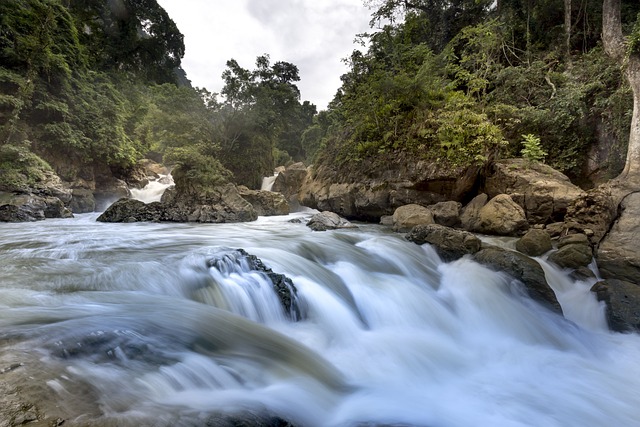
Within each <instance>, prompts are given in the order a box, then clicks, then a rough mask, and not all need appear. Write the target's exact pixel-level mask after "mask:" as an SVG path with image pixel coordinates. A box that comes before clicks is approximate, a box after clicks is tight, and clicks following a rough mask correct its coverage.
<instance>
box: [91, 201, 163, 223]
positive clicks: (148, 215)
mask: <svg viewBox="0 0 640 427" xmlns="http://www.w3.org/2000/svg"><path fill="white" fill-rule="evenodd" d="M163 219H165V211H164V207H163V206H162V205H161V204H160V203H159V202H153V203H149V204H146V203H144V202H141V201H140V200H134V199H126V198H123V199H120V200H118V201H117V202H115V203H114V204H112V205H111V206H109V208H108V209H107V210H106V211H104V212H103V213H102V214H101V215H100V216H99V217H98V219H97V221H100V222H138V221H150V222H151V221H162V220H163Z"/></svg>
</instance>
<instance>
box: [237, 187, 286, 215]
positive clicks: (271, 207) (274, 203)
mask: <svg viewBox="0 0 640 427" xmlns="http://www.w3.org/2000/svg"><path fill="white" fill-rule="evenodd" d="M238 192H239V193H240V196H242V198H243V199H245V200H246V201H247V202H249V203H251V205H252V206H253V208H254V209H255V210H256V213H257V214H258V215H259V216H275V215H288V214H289V203H288V202H287V199H285V197H284V196H283V195H282V194H280V193H276V192H273V191H263V190H250V189H248V188H247V187H244V186H239V187H238Z"/></svg>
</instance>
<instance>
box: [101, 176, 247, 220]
mask: <svg viewBox="0 0 640 427" xmlns="http://www.w3.org/2000/svg"><path fill="white" fill-rule="evenodd" d="M257 218H258V215H257V214H256V211H255V209H254V208H253V206H251V204H250V203H249V202H247V201H246V200H245V199H243V198H242V197H240V194H239V193H238V190H237V188H236V186H235V185H233V184H226V185H221V186H218V187H215V188H211V189H208V190H207V191H206V192H203V193H201V194H191V193H182V194H180V193H177V192H176V190H175V188H168V189H167V190H166V191H165V193H164V194H163V195H162V201H161V202H153V203H148V204H145V203H143V202H141V201H139V200H133V199H120V200H118V201H117V202H115V203H114V204H113V205H111V206H109V208H107V210H105V211H104V213H103V214H102V215H100V216H99V217H98V221H102V222H137V221H173V222H214V223H220V222H244V221H255V220H256V219H257Z"/></svg>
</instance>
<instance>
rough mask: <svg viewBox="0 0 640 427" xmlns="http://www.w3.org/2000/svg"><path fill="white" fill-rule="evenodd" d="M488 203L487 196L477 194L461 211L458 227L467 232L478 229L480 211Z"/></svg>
mask: <svg viewBox="0 0 640 427" xmlns="http://www.w3.org/2000/svg"><path fill="white" fill-rule="evenodd" d="M488 201H489V196H487V195H486V194H484V193H481V194H478V195H477V196H476V197H474V198H473V199H472V200H471V201H470V202H469V203H468V204H467V206H465V207H464V209H463V210H462V214H461V215H460V225H461V227H462V228H463V229H465V230H467V231H473V230H476V229H477V228H478V222H479V217H480V209H482V207H483V206H484V205H486V204H487V202H488Z"/></svg>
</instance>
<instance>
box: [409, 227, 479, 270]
mask: <svg viewBox="0 0 640 427" xmlns="http://www.w3.org/2000/svg"><path fill="white" fill-rule="evenodd" d="M406 238H407V240H410V241H412V242H414V243H416V244H418V245H422V244H424V243H429V244H432V245H434V246H435V248H436V250H437V252H438V254H439V255H440V257H442V259H443V260H444V261H453V260H456V259H458V258H461V257H463V256H464V255H467V254H475V253H476V252H478V251H479V250H480V247H481V242H480V239H478V238H477V237H476V236H474V235H473V234H471V233H469V232H467V231H461V230H454V229H452V228H449V227H445V226H443V225H438V224H427V225H418V226H416V227H414V228H413V229H412V230H411V231H410V232H409V234H407V236H406Z"/></svg>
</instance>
